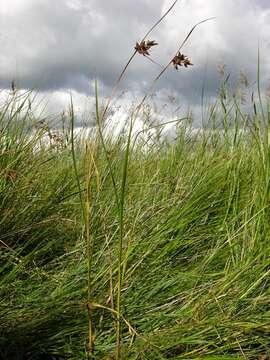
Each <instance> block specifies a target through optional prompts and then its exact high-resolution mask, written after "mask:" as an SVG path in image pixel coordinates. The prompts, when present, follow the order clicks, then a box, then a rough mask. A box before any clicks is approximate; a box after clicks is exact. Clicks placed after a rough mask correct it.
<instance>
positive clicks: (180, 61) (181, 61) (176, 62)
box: [172, 52, 193, 70]
mask: <svg viewBox="0 0 270 360" xmlns="http://www.w3.org/2000/svg"><path fill="white" fill-rule="evenodd" d="M172 64H173V66H174V68H175V69H176V70H178V66H184V67H188V66H190V65H193V64H192V63H191V61H190V59H189V58H188V57H187V56H186V55H184V54H181V53H180V52H178V54H177V55H175V57H174V58H173V59H172Z"/></svg>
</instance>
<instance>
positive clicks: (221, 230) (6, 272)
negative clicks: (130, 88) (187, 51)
mask: <svg viewBox="0 0 270 360" xmlns="http://www.w3.org/2000/svg"><path fill="white" fill-rule="evenodd" d="M175 3H176V1H175V2H174V3H173V5H172V6H171V8H170V9H169V10H168V11H167V13H166V14H165V15H164V16H166V15H167V14H168V13H169V11H170V10H171V9H172V7H173V6H174V4H175ZM164 16H163V17H162V18H161V19H160V20H159V21H158V22H157V23H156V24H155V25H154V26H153V27H152V28H151V29H150V31H149V32H148V33H147V34H146V36H145V37H144V38H143V39H142V40H141V42H138V43H137V44H136V46H135V51H134V53H133V55H132V56H131V58H130V60H129V61H128V62H127V65H126V66H125V67H124V69H123V71H122V73H121V74H120V76H119V78H118V80H117V82H116V85H115V87H114V89H113V91H112V95H111V96H110V97H109V99H108V100H107V103H105V104H103V106H101V105H100V104H99V94H98V84H97V82H96V89H95V91H96V109H95V115H94V116H95V126H93V128H91V131H89V132H88V133H80V132H78V131H76V129H75V120H76V116H75V114H74V110H73V101H72V98H71V104H70V109H69V112H68V113H64V114H63V115H62V117H61V119H60V120H59V121H58V122H57V121H54V123H53V124H52V123H50V122H49V120H48V119H44V118H41V117H40V118H37V117H36V115H34V112H33V111H32V108H33V102H34V100H33V97H34V94H33V93H32V92H31V91H28V92H25V93H23V92H22V91H19V90H17V89H16V86H15V83H14V82H13V83H12V92H11V93H10V94H9V96H8V97H7V98H6V99H5V100H4V101H3V102H2V104H1V107H0V127H1V132H0V197H1V201H0V261H1V268H0V358H1V359H3V360H13V359H14V360H17V359H18V360H28V359H31V360H37V359H51V360H53V359H74V360H78V359H116V360H117V359H131V360H132V359H133V360H135V359H141V360H143V359H145V360H146V359H148V360H150V359H153V360H156V359H205V360H206V359H208V360H214V359H223V360H225V359H226V360H227V359H257V360H268V359H270V340H269V339H270V325H269V317H270V300H269V299H270V297H269V295H270V294H269V292H270V286H269V285H270V283H269V275H270V262H269V259H270V256H269V255H270V243H269V233H270V222H269V215H270V211H269V205H270V192H269V190H270V176H269V175H270V146H269V130H270V129H269V126H270V115H269V114H270V111H269V102H268V100H267V99H264V98H263V97H262V95H261V93H260V81H259V80H260V77H259V66H258V77H257V83H258V88H257V93H254V92H252V94H251V99H250V105H251V106H247V105H248V104H247V103H246V104H245V106H243V104H242V103H243V102H244V101H247V100H246V99H245V98H244V97H243V95H244V94H243V88H244V90H245V91H246V93H247V92H248V91H249V84H248V81H247V79H246V78H244V77H243V75H242V80H241V83H242V84H239V87H238V89H237V91H232V90H230V84H229V76H227V75H226V74H225V73H224V69H222V84H221V87H220V90H219V93H218V95H217V98H216V101H215V102H214V103H211V104H210V103H209V104H208V108H204V109H203V110H204V111H203V112H204V116H203V122H202V126H201V128H200V129H197V130H196V129H195V128H194V124H193V121H192V120H193V119H192V115H191V114H187V115H186V116H185V117H183V118H180V119H177V118H173V119H167V120H166V121H165V122H164V123H163V124H160V123H157V122H156V121H155V117H154V115H155V114H154V113H153V117H152V118H151V112H149V111H148V110H149V106H150V104H149V102H148V95H149V94H146V95H145V96H144V97H143V99H142V101H141V102H140V103H139V105H138V106H137V107H135V108H134V110H133V111H132V112H131V114H130V118H129V119H128V121H127V122H126V124H124V126H123V129H122V131H121V133H120V134H119V135H116V133H115V132H113V131H111V126H113V124H111V120H110V114H109V110H110V108H111V100H112V99H113V98H114V95H115V93H116V90H117V88H118V84H119V83H120V81H121V80H122V78H123V76H124V74H125V71H126V69H127V67H128V66H129V64H130V63H131V61H132V59H133V57H134V56H135V55H136V54H137V53H138V54H140V55H142V56H145V57H146V58H148V59H149V58H150V60H151V61H153V60H152V59H151V57H150V51H151V47H152V46H156V45H157V43H156V42H155V41H154V40H147V39H146V38H148V35H149V34H150V32H151V31H152V30H153V29H154V27H155V26H157V25H158V24H159V23H160V21H161V20H162V19H163V18H164ZM203 22H204V21H203ZM201 23H202V22H201ZM201 23H200V24H201ZM197 25H198V24H197ZM197 25H195V26H194V27H193V28H192V29H191V31H190V32H189V34H188V36H187V37H186V38H185V40H184V41H183V43H182V44H181V46H180V47H179V48H178V49H177V52H176V53H175V56H174V57H173V58H172V59H171V60H170V62H169V63H168V65H166V66H165V67H162V70H161V72H160V74H159V75H158V76H157V77H156V78H155V79H154V81H153V83H152V85H151V87H150V92H151V91H152V89H153V86H154V84H155V83H156V81H157V80H158V79H159V78H160V77H161V76H162V75H163V73H164V72H165V71H166V70H167V69H168V68H169V67H171V68H172V67H174V68H175V70H177V69H178V68H179V69H180V68H181V70H182V69H184V68H185V67H187V66H190V65H192V63H191V61H190V59H189V58H188V57H186V55H183V54H182V52H181V51H182V47H183V45H184V44H185V42H186V41H187V40H188V38H189V36H190V35H191V33H192V32H193V30H194V29H195V27H196V26H197ZM246 97H247V96H246ZM202 102H203V101H202ZM143 110H145V111H143ZM138 114H144V115H141V116H144V117H143V118H142V119H143V129H142V130H141V131H140V132H139V133H136V132H135V130H134V124H135V122H136V119H137V116H138ZM54 120H56V119H54ZM168 123H173V124H176V136H175V139H174V140H167V139H166V138H165V137H163V136H162V130H163V128H164V126H165V124H168ZM55 124H57V125H55Z"/></svg>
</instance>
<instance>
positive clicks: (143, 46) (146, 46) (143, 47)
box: [134, 40, 158, 56]
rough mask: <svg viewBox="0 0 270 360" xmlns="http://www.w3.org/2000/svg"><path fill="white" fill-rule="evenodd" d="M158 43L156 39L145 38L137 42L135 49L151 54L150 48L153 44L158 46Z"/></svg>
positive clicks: (143, 53) (144, 54)
mask: <svg viewBox="0 0 270 360" xmlns="http://www.w3.org/2000/svg"><path fill="white" fill-rule="evenodd" d="M156 45H158V43H156V42H155V40H147V41H146V40H144V41H142V42H141V43H140V44H139V43H138V42H137V43H136V46H135V47H134V49H135V50H136V51H138V53H139V54H142V55H143V56H146V55H148V56H149V55H150V54H149V50H150V49H151V47H152V46H156Z"/></svg>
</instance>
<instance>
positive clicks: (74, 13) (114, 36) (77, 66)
mask: <svg viewBox="0 0 270 360" xmlns="http://www.w3.org/2000/svg"><path fill="white" fill-rule="evenodd" d="M171 2H172V1H165V0H155V1H153V0H137V1H136V3H135V2H134V1H133V0H114V1H112V0H103V1H101V0H57V1H54V2H53V6H52V2H51V1H48V0H24V3H23V5H22V2H20V1H17V3H18V4H19V3H20V6H14V7H12V2H10V1H8V0H1V5H0V42H1V53H0V87H8V86H9V84H10V82H11V79H12V78H16V79H17V81H18V83H19V84H20V86H21V87H23V88H32V87H35V88H39V89H40V90H42V91H47V92H48V91H53V90H60V91H68V90H69V89H74V90H76V91H77V92H78V93H85V94H90V95H92V94H93V86H92V85H91V82H92V81H93V79H94V78H95V77H97V78H98V79H99V80H100V83H101V86H102V91H104V92H103V94H105V95H106V94H108V93H109V91H110V89H111V88H112V86H113V84H114V83H115V81H116V78H117V76H118V74H119V73H120V71H121V69H122V68H123V66H124V65H125V62H126V61H127V60H128V58H129V56H130V55H131V54H132V51H133V47H134V44H135V42H136V41H137V40H139V39H140V38H141V37H142V36H143V35H144V33H145V32H146V30H147V29H149V27H150V26H151V25H152V24H153V23H154V22H155V21H156V20H157V19H158V18H159V17H160V16H161V14H162V13H164V11H165V9H166V8H168V6H169V5H170V4H171ZM15 4H16V1H15ZM269 10H270V6H269V2H268V0H267V1H266V0H257V1H256V0H250V2H249V1H247V0H239V1H238V2H237V4H236V3H235V1H233V0H220V1H218V2H217V1H216V0H209V1H208V2H205V1H202V0H190V1H187V0H186V1H184V0H183V1H180V2H179V3H178V4H177V6H176V7H175V8H174V10H173V12H172V13H171V14H170V15H169V16H168V18H167V19H166V21H165V22H164V23H162V25H161V26H160V27H159V29H157V30H155V32H154V33H153V35H152V36H151V38H152V39H155V40H157V41H158V42H159V43H160V46H159V47H156V48H154V49H153V52H152V54H153V59H155V60H156V61H158V62H159V63H161V64H166V63H167V62H168V61H169V60H170V57H171V56H173V54H174V52H175V51H176V49H177V47H178V46H179V43H181V41H182V40H183V39H184V37H185V35H186V33H187V32H188V31H189V29H190V27H191V26H192V25H193V24H194V23H195V22H196V21H199V20H202V19H204V18H206V17H210V16H216V20H215V21H213V22H212V23H211V24H205V25H203V26H202V27H200V28H199V29H198V30H197V29H196V31H195V32H194V34H193V35H192V39H191V41H189V43H188V44H187V46H186V47H185V48H184V50H183V51H184V52H185V53H187V55H189V56H191V58H192V61H193V62H194V67H191V68H190V69H187V70H186V69H184V68H181V69H180V70H179V71H178V72H177V71H175V70H173V69H172V68H171V69H170V70H169V71H168V73H167V74H165V76H164V77H163V78H161V80H160V81H159V83H158V84H157V85H156V87H155V89H156V90H157V91H162V89H166V90H168V89H169V90H170V91H173V92H176V93H179V96H183V97H185V98H186V99H188V101H190V102H191V103H194V104H196V103H199V101H200V94H201V87H202V83H203V81H204V80H203V79H204V74H205V68H206V67H207V80H206V81H207V85H208V86H207V89H208V92H209V94H210V95H214V94H215V93H216V91H217V87H218V84H219V76H218V73H217V65H218V64H219V63H225V64H227V65H228V70H229V71H230V72H231V73H232V74H236V77H237V74H238V73H239V72H240V70H243V71H245V72H246V74H247V75H248V77H250V78H251V79H253V78H254V74H256V56H257V48H256V44H258V39H259V38H261V39H262V40H263V41H262V44H261V46H262V50H263V51H264V52H263V56H262V71H263V80H264V78H265V79H266V75H264V74H267V71H269V68H270V64H269V61H268V56H267V54H268V52H267V51H269V49H268V48H267V47H266V50H265V49H264V46H265V44H266V43H267V40H266V34H268V31H269V30H270V29H269V21H267V19H269V16H270V15H269V14H270V12H269ZM159 71H160V68H159V66H158V65H154V64H152V63H151V62H149V61H148V60H147V59H146V58H144V57H140V58H139V57H138V58H136V59H135V61H134V62H133V63H132V64H131V66H130V68H129V69H128V72H127V76H126V78H125V80H124V81H123V84H122V86H121V89H127V90H129V91H137V92H138V91H142V92H144V91H147V89H148V88H149V86H150V84H151V79H153V78H154V77H155V76H156V75H157V74H158V73H159Z"/></svg>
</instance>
